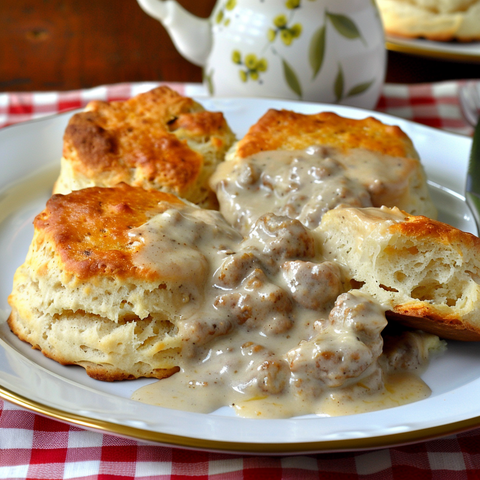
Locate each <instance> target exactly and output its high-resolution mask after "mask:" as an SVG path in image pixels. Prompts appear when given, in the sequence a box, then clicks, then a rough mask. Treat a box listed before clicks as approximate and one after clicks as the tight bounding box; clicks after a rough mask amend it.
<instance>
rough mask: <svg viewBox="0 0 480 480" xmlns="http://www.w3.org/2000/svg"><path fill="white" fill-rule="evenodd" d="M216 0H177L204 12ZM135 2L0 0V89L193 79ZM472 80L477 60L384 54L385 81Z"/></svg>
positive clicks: (197, 76)
mask: <svg viewBox="0 0 480 480" xmlns="http://www.w3.org/2000/svg"><path fill="white" fill-rule="evenodd" d="M215 1H216V0H201V1H198V0H180V1H179V3H181V4H182V5H183V6H185V7H186V8H188V9H189V10H190V11H191V12H192V13H194V14H196V15H199V16H202V17H208V16H209V14H210V12H211V9H212V7H213V5H214V3H215ZM201 78H202V72H201V69H200V68H199V67H196V66H195V65H192V64H191V63H189V62H188V61H187V60H185V59H184V58H183V57H181V56H180V54H179V53H178V52H177V51H176V50H175V47H174V46H173V44H172V41H171V40H170V38H169V36H168V34H167V33H166V31H165V29H164V28H163V27H162V25H161V24H160V23H159V22H157V21H156V20H154V19H152V18H150V17H149V16H147V15H146V14H145V13H144V12H143V11H142V10H141V9H140V7H139V6H138V4H137V2H136V1H135V0H96V1H95V2H89V1H85V0H49V1H48V0H45V1H42V2H40V1H38V0H1V1H0V91H47V90H73V89H80V88H88V87H93V86H96V85H103V84H111V83H119V82H133V81H148V80H152V81H175V82H200V81H201ZM460 78H480V63H455V62H447V61H443V60H434V59H429V58H422V57H417V56H412V55H405V54H401V53H395V52H389V54H388V72H387V79H386V80H387V82H391V83H420V82H433V81H441V80H452V79H460Z"/></svg>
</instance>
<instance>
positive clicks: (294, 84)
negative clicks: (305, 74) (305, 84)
mask: <svg viewBox="0 0 480 480" xmlns="http://www.w3.org/2000/svg"><path fill="white" fill-rule="evenodd" d="M282 63H283V75H284V77H285V80H286V81H287V84H288V86H289V87H290V88H291V89H292V90H293V91H294V92H295V93H296V94H297V95H298V96H299V97H300V98H302V86H301V85H300V82H299V81H298V77H297V74H296V73H295V71H294V70H293V68H292V67H291V66H290V65H289V64H288V62H286V61H285V60H284V59H283V58H282Z"/></svg>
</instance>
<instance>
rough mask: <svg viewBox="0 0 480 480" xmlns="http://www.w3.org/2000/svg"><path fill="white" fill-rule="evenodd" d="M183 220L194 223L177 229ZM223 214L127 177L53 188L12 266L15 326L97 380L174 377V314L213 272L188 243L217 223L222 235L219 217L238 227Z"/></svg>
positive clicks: (192, 302)
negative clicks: (22, 256) (65, 190)
mask: <svg viewBox="0 0 480 480" xmlns="http://www.w3.org/2000/svg"><path fill="white" fill-rule="evenodd" d="M185 216H187V217H188V218H193V220H192V221H189V220H188V219H187V220H185V218H186V217H185ZM159 218H160V220H161V222H163V223H162V224H160V223H157V224H156V223H155V222H156V221H157V222H158V221H159V220H158V219H159ZM182 221H186V222H187V223H188V222H189V223H188V225H187V227H189V229H187V230H185V229H183V230H182V229H181V228H176V226H177V225H179V226H181V224H182ZM222 221H223V220H222V219H221V217H220V214H218V212H213V211H209V210H203V209H201V208H198V207H196V206H194V205H191V204H190V205H188V204H185V203H184V202H182V201H180V200H179V199H178V198H177V197H176V196H174V195H172V194H168V193H163V192H157V191H146V190H143V189H141V188H139V187H131V186H128V185H126V184H120V185H117V186H116V187H112V188H101V187H91V188H87V189H82V190H77V191H74V192H72V193H70V194H68V195H54V196H53V197H52V198H51V199H50V200H49V201H48V203H47V207H46V209H45V210H44V211H43V212H42V213H40V214H39V215H38V216H37V217H36V218H35V222H34V226H35V234H34V238H33V241H32V244H31V246H30V249H29V252H28V255H27V258H26V261H25V263H24V264H23V265H22V266H20V267H19V268H18V270H17V272H16V273H15V277H14V285H13V290H12V294H11V295H10V297H9V303H10V305H11V307H12V313H11V315H10V318H9V320H8V323H9V326H10V328H11V329H12V331H13V332H14V333H15V334H16V335H17V336H18V337H19V338H21V339H22V340H24V341H26V342H29V343H30V344H31V345H32V346H33V347H34V348H36V349H39V350H41V351H42V352H43V353H44V354H45V355H46V356H48V357H50V358H52V359H55V360H57V361H58V362H60V363H62V364H77V365H81V366H83V367H84V368H85V369H86V371H87V373H88V374H89V375H90V376H92V377H94V378H97V379H101V380H122V379H130V378H137V377H156V378H162V377H165V376H168V375H171V374H172V373H173V372H175V371H177V370H178V362H179V355H180V350H181V342H182V340H181V339H180V338H179V336H178V326H177V324H176V322H177V320H178V319H179V318H180V317H181V316H182V315H183V313H184V312H185V311H186V310H188V309H190V308H194V307H195V306H197V307H198V302H199V301H200V299H201V298H202V292H203V288H204V284H205V282H206V278H207V274H208V266H207V265H206V264H205V260H204V259H203V257H202V255H201V253H199V252H198V251H196V250H195V248H193V247H192V248H190V247H188V246H185V247H183V244H184V243H186V242H187V236H190V237H192V238H191V240H192V244H194V243H195V242H198V239H197V237H198V236H199V235H200V233H202V235H205V236H206V238H207V239H208V238H209V237H208V232H209V231H213V230H215V229H216V230H215V232H216V231H218V232H219V233H218V235H219V236H221V235H222V234H223V230H222V225H224V226H225V228H226V230H227V234H228V235H231V234H232V232H231V230H232V231H233V229H231V227H228V226H227V225H226V223H225V222H224V221H223V223H222ZM195 222H197V223H195ZM209 223H211V224H214V226H212V227H210V226H209ZM217 224H218V225H217ZM202 228H203V230H201V229H202ZM195 229H196V230H195ZM199 232H200V233H199ZM187 233H188V235H187ZM194 234H195V235H196V237H193V235H194ZM234 236H235V238H237V236H238V238H239V239H241V236H240V235H239V234H238V233H237V232H234ZM180 239H181V240H182V242H180V241H179V240H180ZM152 252H153V253H152ZM152 255H153V256H152Z"/></svg>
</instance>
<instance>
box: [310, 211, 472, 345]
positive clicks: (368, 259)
mask: <svg viewBox="0 0 480 480" xmlns="http://www.w3.org/2000/svg"><path fill="white" fill-rule="evenodd" d="M316 233H317V234H318V235H319V238H320V240H321V241H322V243H323V247H322V248H323V254H324V255H325V257H326V258H328V259H330V260H335V261H337V262H339V263H341V264H343V265H344V268H345V270H346V271H347V272H348V275H349V277H350V279H351V281H352V282H353V284H354V285H356V286H358V287H359V288H360V290H361V291H362V292H365V293H369V294H370V295H372V296H373V297H374V298H375V299H376V300H377V301H379V302H380V303H381V304H382V305H384V306H385V308H387V309H388V310H389V311H390V314H389V315H390V318H396V319H398V320H399V321H401V322H402V323H404V324H406V325H408V326H411V327H414V328H419V329H422V330H424V331H427V332H430V333H434V334H436V335H439V336H441V337H443V338H449V339H456V340H467V341H468V340H472V341H473V340H475V341H477V340H480V261H479V258H480V239H479V238H477V237H475V236H474V235H471V234H469V233H465V232H462V231H460V230H458V229H456V228H454V227H451V226H450V225H446V224H444V223H441V222H438V221H436V220H431V219H429V218H426V217H423V216H412V215H408V214H407V213H405V212H402V211H401V210H399V209H397V208H393V209H389V208H385V207H384V208H381V209H378V208H365V209H358V208H344V209H338V210H332V211H330V212H328V213H326V214H325V215H324V216H323V218H322V223H321V225H320V227H319V228H318V229H317V230H316Z"/></svg>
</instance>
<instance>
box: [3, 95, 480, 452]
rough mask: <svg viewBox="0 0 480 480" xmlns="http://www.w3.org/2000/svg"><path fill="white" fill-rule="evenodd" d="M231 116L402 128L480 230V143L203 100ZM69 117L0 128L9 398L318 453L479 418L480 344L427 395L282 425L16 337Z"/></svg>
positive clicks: (100, 422) (234, 443)
mask: <svg viewBox="0 0 480 480" xmlns="http://www.w3.org/2000/svg"><path fill="white" fill-rule="evenodd" d="M198 101H200V102H201V103H202V104H203V105H204V106H205V107H206V108H207V109H209V110H221V111H223V112H224V114H225V116H226V118H227V120H228V122H229V124H230V126H231V127H232V129H233V130H234V131H235V132H236V134H237V136H238V137H239V138H240V137H241V136H243V135H244V134H245V133H246V131H247V129H248V128H249V126H250V125H252V124H253V123H255V122H256V121H257V120H258V118H259V117H260V116H262V115H263V114H264V113H265V112H266V111H267V109H269V108H277V109H281V108H286V109H291V110H295V111H298V112H304V113H316V112H319V111H325V110H329V111H335V112H336V113H338V114H340V115H344V116H348V117H352V118H364V117H366V116H369V115H374V116H375V117H377V118H378V119H380V120H382V121H383V122H385V123H388V124H396V125H399V126H400V127H401V128H402V129H403V130H404V131H405V132H406V133H407V134H408V135H409V136H410V137H411V138H412V139H413V140H414V143H415V145H416V147H417V149H418V151H419V153H420V155H421V157H422V159H423V162H424V165H425V168H426V170H427V173H428V176H429V179H430V189H431V193H432V197H433V199H434V201H435V203H436V204H437V206H438V207H439V210H440V219H441V220H443V221H446V222H448V223H450V224H453V225H455V226H457V227H459V228H461V229H463V230H467V231H470V232H473V233H476V230H475V225H474V221H473V218H472V216H471V214H470V212H469V211H468V209H467V207H466V205H465V203H464V198H463V196H462V192H463V184H464V179H465V175H466V169H467V158H468V153H469V149H470V145H471V139H469V138H467V137H461V136H457V135H454V134H451V133H446V132H442V131H439V130H434V129H431V128H428V127H424V126H422V125H418V124H414V123H412V122H408V121H406V120H402V119H398V118H394V117H391V116H388V115H384V114H377V113H375V114H374V113H371V112H367V111H364V110H360V109H356V108H351V107H341V106H332V105H320V104H310V103H300V102H286V101H281V100H278V101H276V100H262V99H202V98H199V99H198ZM71 115H72V112H67V113H64V114H60V115H57V116H54V117H47V118H44V119H41V120H36V121H33V122H29V123H24V124H20V125H17V126H12V127H7V128H5V129H3V130H0V152H1V153H0V172H1V175H0V251H1V252H2V255H1V256H0V279H1V281H0V314H1V316H2V320H3V323H2V324H1V325H0V385H1V386H0V396H2V397H3V398H4V399H6V400H9V401H11V402H13V403H16V404H17V405H21V406H23V407H26V408H28V409H31V410H33V411H35V412H37V413H40V414H42V415H46V416H49V417H52V418H55V419H58V420H61V421H66V422H69V423H73V424H77V425H81V426H84V427H87V428H92V429H95V430H101V431H105V432H108V433H112V434H115V435H120V436H125V437H129V438H136V439H140V440H143V441H147V442H153V443H156V444H163V445H169V446H179V447H185V448H195V449H207V450H212V451H228V452H237V453H238V452H250V453H262V454H266V453H270V454H284V453H310V452H325V451H345V450H359V449H369V448H376V447H385V446H391V445H398V444H403V443H409V442H415V441H420V440H425V439H428V438H432V437H435V436H440V435H446V434H450V433H453V432H458V431H461V430H464V429H467V428H472V427H475V426H477V425H480V418H479V416H480V408H479V407H478V406H477V402H475V401H472V400H471V399H474V398H480V370H479V369H478V364H479V362H480V348H479V347H478V345H477V344H460V343H457V342H449V347H448V351H447V353H446V354H445V355H443V356H442V357H440V358H438V359H435V360H434V361H433V362H432V364H431V365H430V367H429V368H428V370H427V371H426V373H425V374H424V375H423V378H424V380H425V381H426V382H427V383H428V385H429V386H430V387H431V388H432V395H431V397H429V398H428V399H425V400H422V401H420V402H416V403H413V404H410V405H405V406H401V407H396V408H393V409H388V410H382V411H379V412H372V413H365V414H361V415H352V416H348V417H332V418H329V417H319V416H314V415H311V416H305V417H301V418H292V419H282V420H251V419H244V418H238V417H235V416H234V415H233V413H231V411H230V410H229V409H228V408H223V409H221V410H219V411H217V412H215V413H213V414H209V415H204V414H196V413H190V412H182V411H175V410H168V409H164V408H160V407H155V406H151V405H144V404H140V403H137V402H134V401H132V400H130V396H131V394H132V393H133V391H134V390H136V389H138V388H139V387H140V386H142V385H144V384H146V383H149V382H151V381H152V380H135V381H130V382H119V383H103V382H98V381H95V380H93V379H91V378H89V377H88V376H87V375H86V374H85V372H84V370H83V369H82V368H80V367H63V366H61V365H59V364H57V363H56V362H54V361H51V360H49V359H47V358H45V357H44V356H43V355H42V354H41V353H40V352H38V351H35V350H32V349H31V348H30V347H29V345H27V344H25V343H23V342H21V341H20V340H18V339H17V338H16V337H15V336H14V335H13V334H12V333H11V332H10V330H9V329H8V326H7V325H6V323H5V322H4V320H5V319H6V318H7V316H8V312H9V307H8V303H7V297H8V294H9V293H10V290H11V285H12V277H13V274H14V271H15V269H16V268H17V267H18V266H19V265H20V264H21V263H23V261H24V259H25V255H26V252H27V249H28V246H29V244H30V242H31V239H32V235H33V226H32V220H33V218H34V216H35V215H36V214H37V213H39V212H40V211H41V210H42V209H43V208H44V206H45V202H46V201H47V199H48V198H49V196H50V191H51V188H52V185H53V182H54V181H55V179H56V176H57V175H58V171H59V160H60V157H61V151H62V136H63V132H64V130H65V127H66V124H67V122H68V119H69V118H70V116H71Z"/></svg>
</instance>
